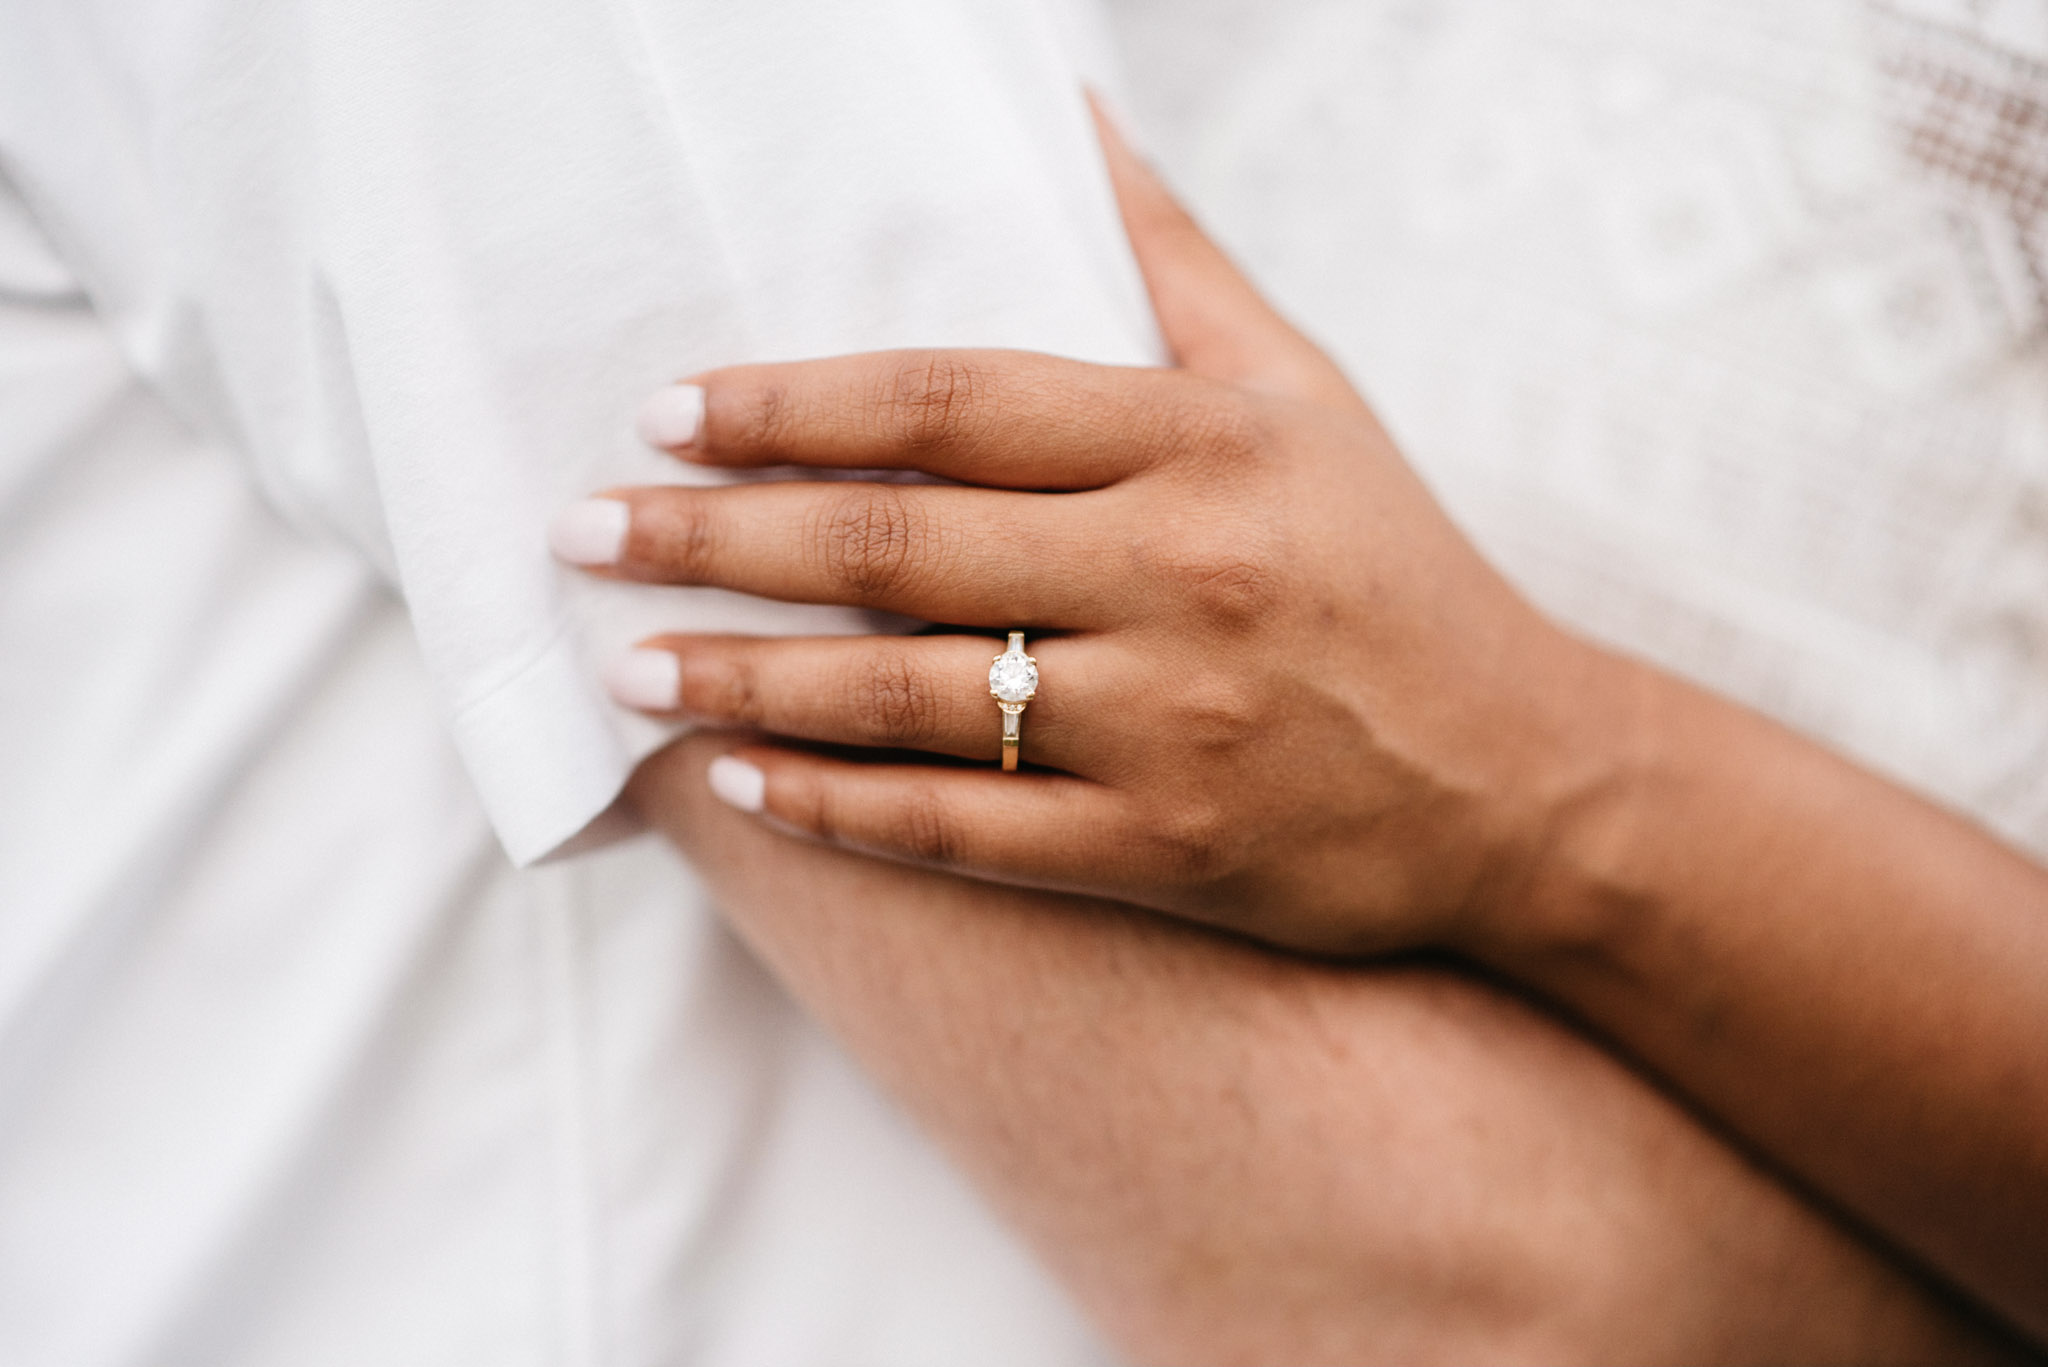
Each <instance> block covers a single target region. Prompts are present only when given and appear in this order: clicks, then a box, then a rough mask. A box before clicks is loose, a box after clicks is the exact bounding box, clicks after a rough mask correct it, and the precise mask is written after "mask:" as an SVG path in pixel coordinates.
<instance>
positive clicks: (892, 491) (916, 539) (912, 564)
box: [815, 484, 928, 599]
mask: <svg viewBox="0 0 2048 1367" xmlns="http://www.w3.org/2000/svg"><path fill="white" fill-rule="evenodd" d="M927 533H928V529H927V527H926V525H925V523H924V521H923V519H922V518H921V517H919V516H918V514H917V513H916V512H915V511H914V510H913V509H912V507H911V505H910V501H909V500H908V499H907V498H905V497H904V495H903V492H902V491H901V490H900V489H897V488H895V487H894V486H892V485H886V484H882V485H869V486H864V487H860V488H857V489H854V490H851V491H849V492H847V493H843V494H840V495H839V496H838V497H836V498H833V499H831V500H829V501H828V502H827V503H826V505H825V509H824V512H823V515H822V516H821V517H820V518H819V519H818V522H817V528H816V533H815V535H816V540H817V554H818V558H819V561H820V562H821V563H822V565H823V566H824V570H825V573H826V575H827V576H828V577H829V578H830V579H831V581H832V582H834V583H836V584H840V585H843V586H845V587H846V588H848V589H850V590H852V592H853V593H854V594H855V595H856V596H857V597H859V598H862V599H866V598H872V597H874V596H876V595H879V594H883V593H886V592H888V591H889V590H890V589H893V588H895V587H897V586H899V585H900V584H901V583H902V582H903V581H904V580H905V579H906V578H907V577H908V576H909V575H910V574H911V573H912V572H913V571H914V570H915V569H916V568H917V566H918V564H919V563H920V562H921V560H922V559H923V557H924V555H925V553H926V551H927V550H928V545H927V541H928V536H927Z"/></svg>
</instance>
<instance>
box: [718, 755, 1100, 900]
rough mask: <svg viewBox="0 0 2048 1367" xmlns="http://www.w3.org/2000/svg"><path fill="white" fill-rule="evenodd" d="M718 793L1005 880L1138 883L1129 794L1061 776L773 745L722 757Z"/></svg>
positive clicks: (917, 857) (820, 830) (813, 828)
mask: <svg viewBox="0 0 2048 1367" xmlns="http://www.w3.org/2000/svg"><path fill="white" fill-rule="evenodd" d="M708 778H709V781H710V784H711V788H712V790H713V792H715V793H716V794H717V795H718V796H719V797H721V798H722V799H724V800H725V801H726V802H727V803H729V804H730V805H732V806H735V807H738V808H739V809H740V810H742V811H752V812H758V813H761V814H763V815H765V816H767V817H769V818H770V819H772V820H773V821H775V822H777V823H778V824H781V825H783V826H786V827H789V828H791V829H794V830H797V831H800V832H802V833H804V834H806V835H809V836H811V837H813V838H815V839H818V840H822V841H825V842H826V843H828V844H832V845H837V846H840V847H842V848H845V849H851V850H858V851H860V852H862V853H864V854H874V855H880V856H883V857H884V858H889V859H898V860H902V861H904V862H906V863H912V864H919V865H923V866H925V867H927V868H936V869H945V870H949V871H951V872H956V873H964V874H969V875H971V876H973V877H976V878H987V879H993V880H995V881H997V882H1004V883H1019V884H1023V885H1025V886H1028V887H1038V888H1048V889H1054V890H1058V891H1063V892H1085V893H1093V894H1097V895H1109V896H1115V895H1118V893H1119V891H1120V890H1121V889H1122V888H1123V887H1124V886H1125V885H1127V884H1128V885H1135V884H1134V883H1133V874H1134V873H1135V872H1136V871H1135V870H1134V869H1133V868H1132V867H1131V863H1132V858H1133V850H1134V848H1135V847H1134V846H1133V845H1132V844H1130V843H1128V842H1127V841H1126V840H1125V839H1124V838H1123V833H1124V832H1125V831H1126V830H1127V829H1128V828H1129V827H1130V825H1131V822H1130V818H1129V816H1128V813H1127V810H1126V802H1125V800H1124V798H1123V797H1122V795H1121V794H1119V793H1117V792H1116V790H1114V789H1111V788H1106V787H1103V786H1102V785H1101V784H1098V783H1091V782H1089V781H1088V780H1087V779H1084V778H1073V777H1069V776H1066V775H1061V774H1006V773H1002V772H1000V771H983V770H968V769H944V768H938V767H935V766H931V765H917V764H860V763H853V762H849V761H846V760H839V759H831V758H827V757H825V756H821V755H813V754H807V753H804V752H802V751H797V750H786V749H783V748H781V747H778V746H770V745H746V746H742V747H740V748H739V749H738V750H736V751H734V752H733V753H732V754H731V755H728V756H725V757H723V758H721V759H718V760H714V761H713V762H712V766H711V769H710V771H709V774H708Z"/></svg>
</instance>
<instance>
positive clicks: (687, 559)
mask: <svg viewBox="0 0 2048 1367" xmlns="http://www.w3.org/2000/svg"><path fill="white" fill-rule="evenodd" d="M659 527H660V533H659V534H660V537H661V541H660V546H661V561H662V566H663V568H664V569H667V570H668V571H670V572H671V573H673V574H675V575H677V576H678V577H680V578H683V579H686V580H700V579H705V578H708V577H709V576H710V574H711V572H712V569H713V568H714V560H715V556H714V554H713V550H714V546H715V543H716V539H717V531H716V528H717V520H716V516H715V514H714V513H713V511H712V504H711V501H710V499H708V498H706V497H705V496H704V495H703V494H701V493H696V492H690V493H679V494H676V495H674V496H673V497H671V498H670V499H669V500H668V501H667V502H666V503H665V504H664V505H663V513H662V517H661V519H660V522H659Z"/></svg>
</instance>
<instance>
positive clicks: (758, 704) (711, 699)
mask: <svg viewBox="0 0 2048 1367" xmlns="http://www.w3.org/2000/svg"><path fill="white" fill-rule="evenodd" d="M682 681H683V696H682V699H681V701H682V705H683V710H684V711H686V712H694V713H696V714H698V715H700V716H703V717H715V718H717V719H718V720H719V721H724V722H734V723H737V724H739V725H742V726H760V725H762V724H763V723H764V722H766V721H767V720H768V717H767V708H766V706H765V705H764V703H763V701H762V690H761V670H760V665H759V662H758V661H756V660H755V659H753V658H752V657H751V656H749V655H745V654H740V655H735V656H732V657H730V658H728V659H726V660H724V661H722V662H721V663H720V665H719V666H718V667H715V668H713V669H708V670H707V669H701V668H699V669H685V670H684V671H683V675H682Z"/></svg>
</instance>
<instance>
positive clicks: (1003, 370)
mask: <svg viewBox="0 0 2048 1367" xmlns="http://www.w3.org/2000/svg"><path fill="white" fill-rule="evenodd" d="M1223 389H1224V387H1223V386H1221V385H1219V384H1216V383H1215V382H1213V381H1206V380H1202V379H1198V378H1196V377H1193V376H1186V375H1182V374H1179V373H1177V372H1174V371H1169V370H1153V369H1146V368H1142V367H1135V366H1102V365H1090V364H1088V363H1086V362H1083V361H1069V360H1063V359H1061V358H1058V357H1054V356H1043V355H1039V354H1037V353H1034V352H1023V351H883V352H869V353H866V354H863V355H855V356H834V357H830V358H828V359H824V360H816V361H796V362H788V363H784V364H778V365H748V366H733V367H729V368H727V369H723V370H714V371H710V372H707V373H705V374H703V375H700V376H697V377H695V378H694V380H692V381H691V382H690V383H689V384H686V385H679V386H676V387H675V388H673V389H670V390H667V391H663V392H662V393H661V394H657V395H656V396H655V398H654V399H652V400H650V402H649V406H648V410H647V413H648V420H645V421H643V423H642V430H643V434H644V435H646V436H647V437H648V438H649V439H650V440H652V441H653V443H654V444H655V445H657V446H663V447H666V448H667V449H669V450H671V451H673V452H674V453H675V454H676V455H678V456H681V457H683V458H684V459H686V460H690V461H694V462H697V463H699V464H704V465H717V466H727V467H758V466H775V465H806V466H814V467H822V468H828V469H850V470H879V469H903V470H922V471H924V472H926V473H928V474H933V475H939V476H942V477H944V478H948V479H955V480H959V481H961V482H962V483H967V484H980V485H985V486H989V487H993V488H1004V489H1038V490H1077V489H1099V488H1104V487H1107V486H1108V485H1111V484H1115V483H1117V482H1119V481H1120V480H1123V479H1126V478H1128V477H1129V476H1131V475H1133V474H1136V473H1137V472H1138V471H1140V470H1142V469H1144V468H1146V467H1148V466H1150V465H1152V464H1153V463H1155V462H1156V461H1158V460H1160V459H1163V458H1164V457H1165V456H1167V455H1168V454H1170V453H1171V452H1172V451H1173V450H1174V449H1175V447H1176V446H1177V445H1178V444H1179V443H1180V441H1181V440H1182V438H1183V437H1184V436H1185V434H1187V433H1188V432H1190V431H1191V430H1193V429H1195V428H1198V427H1200V426H1201V425H1202V424H1203V423H1204V421H1205V420H1206V418H1207V415H1209V414H1211V413H1212V412H1213V411H1214V410H1215V409H1217V408H1218V407H1220V406H1221V405H1222V404H1223V403H1225V402H1227V400H1228V395H1226V394H1225V393H1224V392H1223ZM691 390H695V391H698V392H696V393H691V392H689V391H691ZM671 413H674V414H682V415H685V416H687V417H689V418H690V419H691V421H688V422H681V423H668V422H664V421H662V420H661V418H662V416H663V415H665V414H671Z"/></svg>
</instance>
